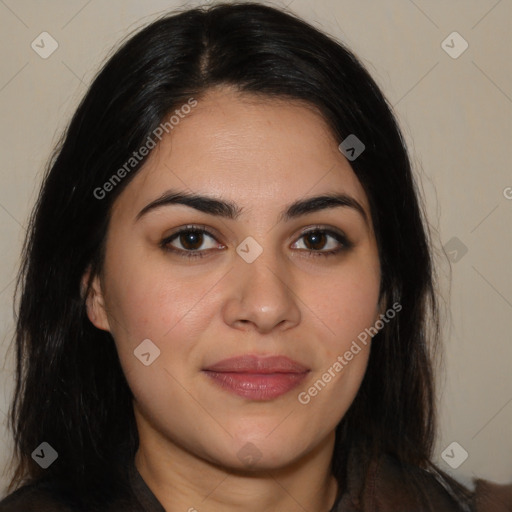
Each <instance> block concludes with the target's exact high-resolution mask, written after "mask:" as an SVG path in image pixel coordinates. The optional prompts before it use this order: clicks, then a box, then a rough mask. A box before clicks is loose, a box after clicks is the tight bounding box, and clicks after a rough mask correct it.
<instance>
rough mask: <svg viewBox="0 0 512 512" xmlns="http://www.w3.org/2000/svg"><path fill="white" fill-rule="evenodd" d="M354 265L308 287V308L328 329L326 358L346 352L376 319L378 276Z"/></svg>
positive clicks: (376, 273) (365, 268)
mask: <svg viewBox="0 0 512 512" xmlns="http://www.w3.org/2000/svg"><path fill="white" fill-rule="evenodd" d="M367 269H368V267H361V268H360V269H358V268H357V266H354V267H352V268H351V269H348V268H347V271H346V272H340V273H338V274H336V275H333V276H332V278H330V279H328V280H324V281H323V283H322V285H321V286H317V287H314V286H311V290H310V293H309V294H308V295H309V296H311V309H313V310H314V311H315V312H318V318H319V319H320V320H321V321H322V323H323V324H324V325H325V327H326V328H327V329H328V331H327V332H329V335H328V336H326V338H325V339H326V348H327V349H328V351H329V354H330V356H331V357H332V356H335V355H337V354H339V352H340V351H342V350H343V351H344V350H348V348H346V347H349V346H350V344H351V342H352V340H354V339H356V338H357V336H358V335H359V334H360V333H361V332H363V331H364V329H366V328H368V327H370V326H372V325H373V324H374V323H375V321H376V320H377V318H378V313H379V311H378V300H379V286H380V274H379V273H378V272H369V271H368V270H367Z"/></svg>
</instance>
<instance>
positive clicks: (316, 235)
mask: <svg viewBox="0 0 512 512" xmlns="http://www.w3.org/2000/svg"><path fill="white" fill-rule="evenodd" d="M300 241H302V245H303V247H300V245H301V244H300ZM297 244H299V247H297ZM294 245H295V247H293V246H292V247H293V248H295V249H297V248H298V249H300V250H304V251H307V252H309V253H310V256H333V255H335V254H338V253H340V252H342V251H345V250H348V249H350V248H351V247H352V246H353V244H352V243H351V242H350V241H349V240H348V238H347V237H346V236H345V235H344V234H343V233H338V232H336V231H333V230H330V229H325V228H321V227H315V228H313V229H309V230H308V231H305V232H303V233H302V235H301V237H300V238H299V240H298V241H297V242H295V244H294Z"/></svg>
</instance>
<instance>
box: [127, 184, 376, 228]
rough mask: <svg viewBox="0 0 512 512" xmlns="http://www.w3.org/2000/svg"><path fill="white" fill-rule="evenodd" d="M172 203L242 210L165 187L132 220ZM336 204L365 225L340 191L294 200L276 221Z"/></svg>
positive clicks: (235, 213) (230, 215)
mask: <svg viewBox="0 0 512 512" xmlns="http://www.w3.org/2000/svg"><path fill="white" fill-rule="evenodd" d="M174 204H181V205H185V206H188V207H190V208H194V209H195V210H198V211H200V212H203V213H207V214H209V215H215V216H218V217H223V218H226V219H231V220H236V219H238V217H239V216H240V214H241V213H242V211H243V210H244V209H243V208H242V207H240V206H238V205H237V204H236V203H234V202H232V201H227V200H222V199H217V198H214V197H210V196H205V195H198V194H192V193H190V192H186V191H177V190H168V191H166V192H164V193H163V194H162V195H161V196H160V197H159V198H158V199H155V200H154V201H152V202H151V203H149V204H147V205H146V206H145V207H144V208H142V210H141V211H140V212H139V213H138V214H137V216H136V217H135V222H137V221H138V220H139V219H140V218H141V217H142V216H144V215H146V214H147V213H148V212H150V211H153V210H156V209H157V208H161V207H164V206H170V205H174ZM338 207H346V208H350V209H353V210H354V211H356V212H358V213H359V214H360V215H361V216H362V218H363V220H364V221H365V223H366V224H367V225H368V217H367V215H366V212H365V210H364V208H363V207H362V206H361V204H360V203H359V202H358V201H357V200H356V199H355V198H354V197H352V196H349V195H347V194H341V193H336V194H323V195H320V196H314V197H307V198H305V199H300V200H298V201H295V202H293V203H292V204H290V205H288V206H287V207H286V208H285V209H284V211H283V212H281V214H280V215H279V218H278V221H279V222H283V221H284V222H286V221H289V220H292V219H295V218H298V217H301V216H302V215H307V214H310V213H314V212H319V211H322V210H327V209H330V208H338Z"/></svg>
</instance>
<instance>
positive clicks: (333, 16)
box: [0, 0, 512, 495]
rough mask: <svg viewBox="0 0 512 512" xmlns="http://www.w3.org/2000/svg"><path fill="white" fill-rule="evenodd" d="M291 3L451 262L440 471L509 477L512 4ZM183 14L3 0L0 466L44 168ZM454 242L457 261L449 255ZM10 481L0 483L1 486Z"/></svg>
mask: <svg viewBox="0 0 512 512" xmlns="http://www.w3.org/2000/svg"><path fill="white" fill-rule="evenodd" d="M275 3H276V4H277V5H284V4H283V3H280V2H277V1H276V2H275ZM192 4H193V2H188V3H187V5H192ZM286 4H290V9H292V10H293V11H295V12H296V13H298V14H299V15H302V16H303V17H305V18H306V19H307V20H309V21H311V22H313V23H314V24H315V25H317V26H318V27H319V28H323V29H324V30H326V31H328V32H329V33H331V34H333V35H335V36H336V37H338V38H340V39H341V40H342V41H344V42H346V43H347V44H348V45H349V47H351V48H352V49H353V50H354V51H355V52H356V53H357V54H358V55H359V56H360V57H361V58H362V60H363V62H364V63H365V64H366V65H367V66H368V67H369V70H370V72H371V73H372V74H373V76H374V77H375V78H376V80H377V81H378V83H379V84H380V85H381V87H382V88H383V89H384V91H385V93H386V95H387V97H388V98H389V100H390V102H391V103H392V104H393V105H394V107H395V110H396V113H397V115H398V117H399V120H400V122H401V125H402V127H403V130H404V132H405V134H406V137H407V141H408V143H409V144H410V151H411V154H412V157H413V160H414V162H415V164H416V169H417V172H418V174H419V175H421V179H422V182H423V187H424V192H425V196H426V202H427V206H428V212H429V215H430V220H431V224H432V226H433V229H434V230H435V232H437V235H436V239H437V243H438V246H439V248H440V247H441V246H442V245H445V244H447V243H448V248H447V249H449V253H450V257H451V258H452V259H454V260H455V261H453V263H452V278H451V297H448V296H447V292H448V288H449V268H448V266H447V265H446V264H444V265H442V267H441V268H440V271H441V278H442V290H443V294H444V295H445V297H447V298H446V300H447V304H448V306H449V308H450V310H451V318H448V317H447V318H446V322H445V326H444V334H445V347H446V350H445V352H446V356H445V370H444V373H440V374H439V382H440V384H441V385H442V386H443V387H442V393H441V394H440V412H441V428H440V432H439V439H438V448H437V450H436V461H437V462H438V464H439V466H440V467H441V468H443V469H444V470H446V471H447V472H448V473H450V474H452V475H453V476H454V477H455V478H457V479H458V480H460V481H462V482H464V483H466V484H469V485H471V479H472V478H473V477H474V476H475V475H479V476H482V477H485V478H488V479H492V480H495V481H498V482H509V481H512V339H511V331H512V270H511V266H512V265H511V264H512V258H511V256H512V229H511V225H512V222H511V221H512V172H511V161H512V126H511V125H512V122H511V119H512V69H511V64H510V63H511V62H512V40H511V39H512V37H511V32H512V30H511V29H512V27H511V20H512V3H511V2H510V0H501V1H497V0H479V1H476V0H429V1H427V0H415V1H412V0H387V1H380V2H377V1H370V0H315V1H308V0H293V1H290V0H286ZM178 5H183V4H182V3H181V2H177V1H163V0H146V1H144V2H142V1H136V0H109V1H105V0H104V1H100V0H92V1H89V2H88V1H86V0H73V1H71V0H52V1H49V0H47V1H37V0H1V1H0V39H1V43H2V44H1V45H0V69H1V74H0V109H1V112H2V116H1V122H0V148H1V157H2V158H1V163H2V165H1V166H0V254H1V262H2V263H1V265H0V315H1V317H0V329H1V331H0V352H1V356H2V361H3V364H2V365H1V368H0V383H1V394H0V423H1V425H0V465H1V466H4V465H5V463H6V461H7V457H8V454H9V450H10V440H9V436H8V434H7V432H6V430H5V423H6V421H5V413H6V412H7V410H8V401H9V398H10V393H11V391H12V376H13V359H12V350H11V351H9V352H8V345H9V342H10V340H11V338H12V334H13V325H14V322H13V314H12V294H13V290H14V286H13V285H14V282H13V279H14V276H15V272H16V269H17V265H18V259H19V252H20V249H21V243H22V239H23V236H24V234H25V226H26V225H27V219H28V215H29V212H30V209H31V207H32V205H33V202H34V200H35V192H36V190H37V186H38V184H39V180H40V176H41V172H42V169H43V166H44V163H45V161H46V159H47V158H48V156H49V154H50V150H51V148H52V146H53V144H54V143H55V142H56V140H57V136H58V134H59V133H60V131H61V130H62V129H63V128H64V126H65V125H66V123H67V121H68V119H69V117H70V115H71V114H72V112H73V110H74V108H75V106H76V105H77V102H78V101H79V99H80V98H81V97H82V95H83V94H84V93H85V91H86V88H87V86H88V84H89V83H90V81H91V79H92V77H93V75H94V73H95V72H96V71H97V69H98V67H99V64H100V62H102V60H103V59H104V57H105V55H106V54H107V52H108V51H109V50H110V48H111V47H112V46H113V45H114V44H115V43H116V42H117V41H118V40H119V39H120V38H121V37H123V36H124V35H126V34H127V33H128V32H129V31H131V30H133V29H135V28H137V27H138V26H140V25H141V24H142V23H145V22H148V21H150V20H151V19H153V18H154V17H155V16H156V15H157V14H160V13H162V12H163V11H166V10H168V9H171V8H173V7H176V6H178ZM43 31H46V32H48V33H49V34H51V36H52V37H53V38H54V39H55V40H56V41H57V42H58V45H59V46H58V49H57V50H56V51H55V52H54V53H53V54H52V55H51V56H50V57H48V58H47V59H43V58H41V57H40V56H39V55H38V54H37V53H36V52H35V51H34V50H33V49H32V48H31V42H32V41H33V40H34V39H35V38H36V37H37V36H38V35H39V34H40V33H41V32H43ZM454 31H456V32H458V33H459V34H460V35H461V36H462V38H463V39H464V40H465V41H467V43H468V45H469V46H468V48H467V49H466V50H465V51H464V52H463V53H462V54H460V55H458V54H459V53H460V51H461V50H462V49H463V48H464V42H463V40H461V39H457V37H455V38H454V37H450V38H448V40H447V43H446V44H447V45H449V46H450V47H451V48H447V49H448V51H449V52H451V53H452V56H450V55H449V54H448V53H447V52H446V51H445V50H444V49H443V48H442V46H441V43H442V41H443V40H445V39H446V38H447V36H449V35H450V34H451V33H452V32H454ZM452 40H453V41H452ZM46 47H47V48H48V46H46ZM453 57H457V58H453ZM452 239H453V240H452ZM450 240H451V241H450ZM449 241H450V242H449ZM464 247H466V248H467V253H465V254H463V252H464V251H462V252H461V250H460V249H461V248H462V249H464ZM454 249H456V250H455V251H454ZM461 255H462V257H461ZM454 441H456V442H457V443H459V445H460V446H461V447H463V448H464V449H465V450H466V451H467V453H468V458H467V460H465V461H464V462H463V463H462V464H461V465H460V466H459V467H458V468H457V469H454V468H452V467H450V465H448V464H447V463H446V462H445V460H444V459H443V457H442V453H443V450H445V448H446V447H448V446H449V445H450V444H451V443H452V442H454ZM461 453H463V452H461V449H460V448H458V447H455V449H454V451H453V452H451V451H450V450H448V454H449V455H451V456H452V457H451V459H450V457H448V458H447V460H450V461H453V460H458V459H459V457H460V456H461ZM452 465H454V464H453V462H452ZM5 482H6V477H5V475H4V476H3V477H2V478H1V479H0V488H1V489H3V487H4V484H5ZM1 494H2V491H1V490H0V495H1Z"/></svg>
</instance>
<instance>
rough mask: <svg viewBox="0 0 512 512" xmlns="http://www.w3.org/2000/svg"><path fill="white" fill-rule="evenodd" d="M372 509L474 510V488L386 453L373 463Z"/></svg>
mask: <svg viewBox="0 0 512 512" xmlns="http://www.w3.org/2000/svg"><path fill="white" fill-rule="evenodd" d="M365 494H366V496H367V500H366V501H368V502H371V507H370V508H369V509H368V510H370V509H373V510H379V511H382V512H388V511H389V512H391V511H393V512H394V511H397V510H401V511H406V510H407V511H409V510H411V511H412V510H414V511H415V512H430V511H439V510H442V511H446V512H452V511H453V512H472V510H473V508H472V505H471V498H472V492H471V491H469V490H468V489H466V488H465V487H463V486H462V485H461V484H459V483H458V482H456V481H455V480H453V479H452V478H450V477H449V476H448V475H446V474H444V473H442V472H440V471H435V470H432V471H431V470H426V469H422V468H419V467H416V466H412V465H408V464H403V463H401V462H399V461H398V460H397V459H395V458H394V457H392V456H390V455H383V456H382V457H381V458H380V459H379V460H378V461H377V462H376V463H375V464H374V466H373V471H372V475H371V477H370V480H369V487H367V492H366V493H365Z"/></svg>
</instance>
